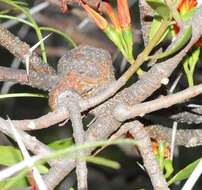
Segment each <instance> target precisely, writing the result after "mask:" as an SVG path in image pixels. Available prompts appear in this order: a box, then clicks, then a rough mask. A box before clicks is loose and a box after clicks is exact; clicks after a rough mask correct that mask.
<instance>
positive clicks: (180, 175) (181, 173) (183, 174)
mask: <svg viewBox="0 0 202 190" xmlns="http://www.w3.org/2000/svg"><path fill="white" fill-rule="evenodd" d="M201 159H202V158H200V159H198V160H195V161H194V162H192V163H191V164H189V165H187V166H186V167H185V168H184V169H182V170H180V171H179V172H178V173H177V174H176V175H175V176H173V177H172V178H171V179H170V180H169V181H168V184H169V185H172V184H173V183H175V182H177V181H182V180H184V179H186V178H188V177H189V176H190V175H191V173H192V172H193V171H194V169H195V168H196V166H197V165H198V163H199V162H200V160H201Z"/></svg>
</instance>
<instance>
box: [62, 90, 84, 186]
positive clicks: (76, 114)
mask: <svg viewBox="0 0 202 190" xmlns="http://www.w3.org/2000/svg"><path fill="white" fill-rule="evenodd" d="M60 96H61V95H60ZM65 96H68V98H67V99H66V100H65V102H66V106H67V108H68V111H69V115H70V119H71V122H72V127H73V136H74V140H75V143H76V145H80V144H83V143H84V142H85V131H84V129H83V124H82V117H81V113H80V107H79V104H78V100H79V99H80V97H79V96H78V95H77V94H75V93H73V92H71V91H68V92H67V94H65ZM62 104H63V103H62ZM77 155H78V160H77V161H76V174H77V188H78V190H87V189H88V183H87V173H88V169H87V166H86V161H85V160H82V159H83V158H84V156H85V152H84V151H80V152H79V153H77Z"/></svg>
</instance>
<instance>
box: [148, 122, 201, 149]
mask: <svg viewBox="0 0 202 190" xmlns="http://www.w3.org/2000/svg"><path fill="white" fill-rule="evenodd" d="M145 130H146V131H147V132H148V133H149V136H150V137H151V138H154V139H158V140H161V141H164V142H168V143H169V144H170V143H171V137H172V129H171V128H167V127H165V126H161V125H150V126H147V127H146V128H145ZM175 145H177V146H185V147H187V148H189V147H195V146H200V145H202V129H178V130H177V132H176V138H175Z"/></svg>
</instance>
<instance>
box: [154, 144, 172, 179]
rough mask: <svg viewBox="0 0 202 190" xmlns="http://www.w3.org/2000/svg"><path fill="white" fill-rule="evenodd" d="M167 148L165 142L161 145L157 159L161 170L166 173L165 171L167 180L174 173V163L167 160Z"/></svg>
mask: <svg viewBox="0 0 202 190" xmlns="http://www.w3.org/2000/svg"><path fill="white" fill-rule="evenodd" d="M166 149H167V146H166V144H165V143H164V142H161V143H159V146H158V149H157V154H156V159H157V160H158V162H159V165H160V168H161V170H162V171H163V172H164V170H165V174H164V176H165V178H168V177H169V176H170V175H171V174H172V173H173V165H172V161H171V160H170V159H169V158H165V152H166Z"/></svg>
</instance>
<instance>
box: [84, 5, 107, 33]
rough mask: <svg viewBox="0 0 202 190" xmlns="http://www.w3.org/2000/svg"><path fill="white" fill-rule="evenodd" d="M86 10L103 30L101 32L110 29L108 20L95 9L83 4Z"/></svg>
mask: <svg viewBox="0 0 202 190" xmlns="http://www.w3.org/2000/svg"><path fill="white" fill-rule="evenodd" d="M81 5H82V7H83V8H84V10H85V11H86V12H87V13H88V14H89V16H91V17H92V18H93V20H94V21H95V23H96V25H97V26H98V27H99V28H100V29H101V30H106V28H107V27H108V22H107V20H106V19H105V18H104V17H102V16H101V15H100V14H99V13H97V12H96V11H95V10H94V9H92V8H91V7H90V6H89V5H88V4H83V3H82V4H81Z"/></svg>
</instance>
